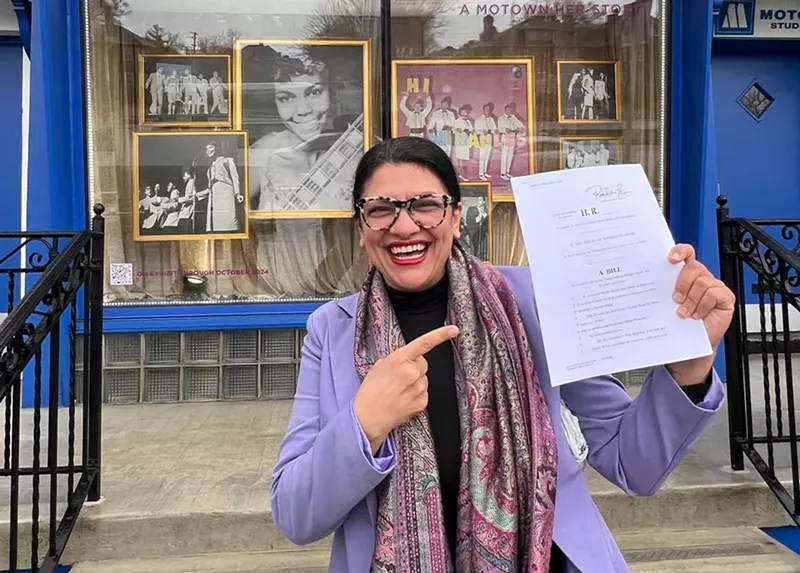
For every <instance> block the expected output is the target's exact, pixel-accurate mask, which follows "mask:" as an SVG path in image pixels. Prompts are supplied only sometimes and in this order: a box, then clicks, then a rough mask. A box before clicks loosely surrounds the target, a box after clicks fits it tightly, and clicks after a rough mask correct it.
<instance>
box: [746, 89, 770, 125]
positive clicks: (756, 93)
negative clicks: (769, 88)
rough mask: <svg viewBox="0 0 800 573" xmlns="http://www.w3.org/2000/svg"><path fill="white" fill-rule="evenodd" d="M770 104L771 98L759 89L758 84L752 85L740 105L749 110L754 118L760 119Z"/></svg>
mask: <svg viewBox="0 0 800 573" xmlns="http://www.w3.org/2000/svg"><path fill="white" fill-rule="evenodd" d="M770 104H772V98H770V97H769V96H768V95H767V94H766V93H764V92H763V91H761V90H760V89H759V86H758V84H754V85H752V86H751V87H750V89H749V90H747V93H745V94H744V96H742V105H744V106H745V107H746V108H747V109H749V110H750V113H752V114H753V115H754V116H756V117H761V116H762V115H763V114H764V112H765V111H767V108H768V107H769V106H770Z"/></svg>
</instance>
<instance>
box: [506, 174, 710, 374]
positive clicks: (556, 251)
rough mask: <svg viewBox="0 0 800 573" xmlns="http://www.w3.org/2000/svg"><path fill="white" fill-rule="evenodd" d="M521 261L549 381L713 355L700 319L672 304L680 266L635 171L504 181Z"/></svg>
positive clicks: (650, 196)
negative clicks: (518, 230)
mask: <svg viewBox="0 0 800 573" xmlns="http://www.w3.org/2000/svg"><path fill="white" fill-rule="evenodd" d="M511 187H512V191H513V193H514V200H515V202H516V205H517V216H518V218H519V222H520V226H521V228H522V235H523V239H524V241H525V249H526V251H527V253H528V260H529V266H530V273H531V277H532V279H533V289H534V294H535V299H536V308H537V311H538V314H539V320H540V324H541V332H542V338H543V340H544V349H545V353H546V356H547V367H548V370H549V373H550V381H551V383H552V384H553V385H554V386H560V385H562V384H567V383H569V382H575V381H578V380H584V379H586V378H590V377H593V376H597V375H604V374H612V373H615V372H625V371H628V370H634V369H639V368H649V367H652V366H658V365H661V364H669V363H672V362H678V361H681V360H688V359H691V358H697V357H700V356H708V355H710V354H711V353H712V349H711V345H710V343H709V340H708V336H707V335H706V331H705V328H704V327H703V322H702V320H695V319H692V318H688V319H683V318H681V317H679V316H678V314H677V308H678V305H677V303H675V302H674V301H673V299H672V295H673V293H674V291H675V283H676V280H677V278H678V274H679V273H680V271H681V269H682V268H683V266H684V265H683V263H679V264H674V263H671V262H669V260H668V259H667V257H668V255H669V250H670V249H671V248H672V247H673V246H675V242H674V240H673V238H672V234H671V233H670V230H669V227H668V226H667V223H666V221H665V220H664V216H663V214H662V213H661V210H660V208H659V206H658V202H657V200H656V197H655V195H654V193H653V190H652V188H651V187H650V183H649V181H648V180H647V176H646V175H645V172H644V170H643V169H642V167H641V166H640V165H614V166H608V167H587V168H583V169H573V170H565V171H553V172H549V173H541V174H537V175H529V176H525V177H517V178H513V179H512V180H511Z"/></svg>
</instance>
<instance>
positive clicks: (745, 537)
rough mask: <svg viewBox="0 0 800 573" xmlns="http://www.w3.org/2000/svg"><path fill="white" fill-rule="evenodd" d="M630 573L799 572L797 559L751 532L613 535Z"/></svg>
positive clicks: (764, 536) (740, 529) (719, 530)
mask: <svg viewBox="0 0 800 573" xmlns="http://www.w3.org/2000/svg"><path fill="white" fill-rule="evenodd" d="M615 537H616V540H617V543H618V544H619V546H620V549H622V552H623V554H624V555H625V560H626V561H627V562H628V565H629V566H630V569H631V571H632V572H633V573H798V572H800V556H798V555H797V554H795V553H793V552H791V551H790V550H788V549H787V548H786V547H784V546H783V545H781V544H780V543H778V542H777V541H775V540H774V539H772V538H771V537H770V536H768V535H767V534H766V533H764V532H763V531H761V530H760V529H758V528H755V527H737V528H717V529H692V530H688V531H665V530H649V531H648V530H644V531H639V532H635V533H624V534H617V535H615Z"/></svg>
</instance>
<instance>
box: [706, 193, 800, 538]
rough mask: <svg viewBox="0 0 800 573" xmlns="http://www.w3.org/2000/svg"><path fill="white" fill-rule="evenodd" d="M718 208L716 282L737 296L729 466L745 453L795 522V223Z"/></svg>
mask: <svg viewBox="0 0 800 573" xmlns="http://www.w3.org/2000/svg"><path fill="white" fill-rule="evenodd" d="M717 203H718V205H719V207H718V209H717V229H718V233H719V250H720V273H721V278H722V280H723V282H724V283H725V284H726V285H728V287H729V288H730V289H732V290H733V292H734V293H735V294H736V298H737V302H736V309H735V311H734V317H733V323H732V325H731V328H730V329H729V330H728V332H727V333H726V335H725V370H726V384H727V394H728V422H729V432H730V456H731V466H732V468H733V469H734V470H743V469H744V457H745V456H747V458H748V459H749V460H750V462H751V463H752V464H753V466H754V467H755V469H756V470H757V471H758V473H759V474H760V475H761V477H762V478H763V479H764V481H765V482H766V483H767V485H768V486H769V487H770V489H771V490H772V491H773V493H774V494H775V495H776V497H777V498H778V500H779V501H780V503H781V505H783V507H784V508H785V509H786V511H788V512H789V514H790V515H791V517H792V519H793V520H794V521H795V523H797V524H798V525H800V476H799V475H798V473H799V471H798V452H797V442H798V438H797V420H796V411H795V397H794V379H795V371H794V369H795V368H800V353H798V352H797V348H796V346H797V345H796V341H797V339H798V336H797V332H793V331H792V324H791V323H792V321H791V318H792V316H793V315H794V316H796V313H797V312H798V311H800V221H798V220H775V219H770V220H765V219H741V218H733V217H730V216H729V213H728V208H727V199H726V198H725V197H722V196H721V197H718V199H717ZM748 307H750V308H751V309H753V311H752V312H751V313H749V315H748V312H747V308H748ZM756 309H757V312H756ZM748 319H749V320H748ZM799 372H800V371H799ZM787 488H788V489H787Z"/></svg>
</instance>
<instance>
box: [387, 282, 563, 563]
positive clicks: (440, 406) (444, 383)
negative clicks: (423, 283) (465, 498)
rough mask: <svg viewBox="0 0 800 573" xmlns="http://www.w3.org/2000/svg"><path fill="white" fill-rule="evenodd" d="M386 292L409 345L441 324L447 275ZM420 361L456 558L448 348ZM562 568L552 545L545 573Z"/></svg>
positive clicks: (454, 416)
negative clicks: (425, 377) (428, 284)
mask: <svg viewBox="0 0 800 573" xmlns="http://www.w3.org/2000/svg"><path fill="white" fill-rule="evenodd" d="M387 290H388V292H389V298H390V299H391V301H392V307H393V308H394V312H395V315H397V321H398V322H399V324H400V330H401V331H402V333H403V338H404V339H405V340H406V342H411V341H412V340H414V339H415V338H418V337H420V336H422V335H423V334H425V333H426V332H430V331H431V330H435V329H436V328H439V327H440V326H443V325H444V324H445V320H446V318H447V293H448V280H447V275H445V277H444V278H443V279H442V280H440V281H439V282H438V283H436V284H435V285H434V286H432V287H430V288H428V289H426V290H424V291H421V292H403V291H398V290H394V289H391V288H387ZM425 359H426V360H427V361H428V418H429V419H430V424H431V433H432V434H433V444H434V448H435V450H436V461H437V464H438V467H439V479H440V481H441V487H442V506H443V510H444V526H445V530H446V532H447V541H448V545H449V546H450V555H455V549H456V518H457V515H458V486H459V481H460V480H459V474H460V471H461V428H460V424H459V420H458V397H457V395H456V382H455V366H454V363H453V347H452V345H451V344H440V345H439V346H437V347H436V348H434V349H432V350H431V351H430V352H428V353H427V354H426V355H425ZM564 569H565V566H564V558H563V554H562V553H561V551H560V550H559V549H558V547H556V545H555V543H554V544H553V556H552V558H551V560H550V572H551V573H561V572H563V571H564Z"/></svg>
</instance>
